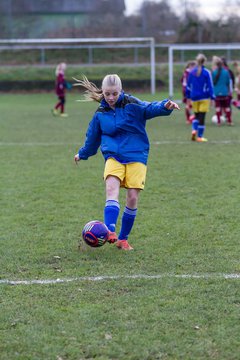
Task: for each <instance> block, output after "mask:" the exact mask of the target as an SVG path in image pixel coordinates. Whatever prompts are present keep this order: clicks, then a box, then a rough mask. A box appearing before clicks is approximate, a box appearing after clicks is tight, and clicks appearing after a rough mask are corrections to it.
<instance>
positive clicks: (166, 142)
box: [0, 140, 240, 146]
mask: <svg viewBox="0 0 240 360" xmlns="http://www.w3.org/2000/svg"><path fill="white" fill-rule="evenodd" d="M190 144H193V142H192V141H191V140H186V141H183V140H162V141H151V145H190ZM208 144H220V145H222V144H223V145H231V144H240V140H216V141H215V140H209V141H208ZM0 146H79V144H73V143H72V144H70V143H61V142H59V143H58V142H46V143H45V142H24V143H21V142H0Z"/></svg>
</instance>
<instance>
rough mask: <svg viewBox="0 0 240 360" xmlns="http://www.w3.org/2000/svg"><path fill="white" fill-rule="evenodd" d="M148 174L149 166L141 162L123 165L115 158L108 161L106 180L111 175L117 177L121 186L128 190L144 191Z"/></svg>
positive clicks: (105, 170)
mask: <svg viewBox="0 0 240 360" xmlns="http://www.w3.org/2000/svg"><path fill="white" fill-rule="evenodd" d="M146 174H147V166H146V165H144V164H142V163H140V162H133V163H128V164H121V163H120V162H118V161H117V160H115V159H113V158H109V159H107V161H106V164H105V169H104V175H103V177H104V180H106V178H107V177H108V176H109V175H112V176H116V177H117V178H118V179H119V180H120V186H121V187H125V188H126V189H141V190H143V189H144V185H145V180H146Z"/></svg>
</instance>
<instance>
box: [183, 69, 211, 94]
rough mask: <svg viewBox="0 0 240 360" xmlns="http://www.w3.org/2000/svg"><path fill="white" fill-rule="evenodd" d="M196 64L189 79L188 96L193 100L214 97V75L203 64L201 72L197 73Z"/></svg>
mask: <svg viewBox="0 0 240 360" xmlns="http://www.w3.org/2000/svg"><path fill="white" fill-rule="evenodd" d="M197 71H198V67H197V66H196V67H195V68H194V69H193V70H192V71H191V72H190V74H189V76H188V80H187V88H186V97H187V99H191V100H192V101H199V100H207V99H214V98H215V96H214V93H213V82H212V76H211V73H210V71H209V70H208V69H206V68H205V67H204V66H202V71H201V74H200V75H199V76H198V75H197Z"/></svg>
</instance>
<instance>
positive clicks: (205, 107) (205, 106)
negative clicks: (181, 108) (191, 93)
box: [192, 100, 210, 113]
mask: <svg viewBox="0 0 240 360" xmlns="http://www.w3.org/2000/svg"><path fill="white" fill-rule="evenodd" d="M209 108H210V100H198V101H192V109H193V112H195V113H198V112H203V113H206V112H208V111H209Z"/></svg>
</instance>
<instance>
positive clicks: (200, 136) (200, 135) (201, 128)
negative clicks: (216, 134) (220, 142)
mask: <svg viewBox="0 0 240 360" xmlns="http://www.w3.org/2000/svg"><path fill="white" fill-rule="evenodd" d="M205 117H206V113H205V112H199V114H198V120H199V125H198V137H197V141H198V142H203V141H207V139H205V138H204V137H203V135H204V131H205Z"/></svg>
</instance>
